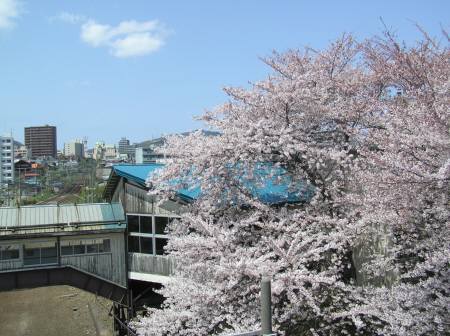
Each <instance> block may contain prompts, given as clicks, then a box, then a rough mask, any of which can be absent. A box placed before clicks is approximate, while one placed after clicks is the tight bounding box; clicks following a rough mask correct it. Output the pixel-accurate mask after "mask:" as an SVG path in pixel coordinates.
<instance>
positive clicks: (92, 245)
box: [86, 241, 98, 253]
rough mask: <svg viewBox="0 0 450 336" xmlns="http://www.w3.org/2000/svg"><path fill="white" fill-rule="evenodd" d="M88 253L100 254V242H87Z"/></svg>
mask: <svg viewBox="0 0 450 336" xmlns="http://www.w3.org/2000/svg"><path fill="white" fill-rule="evenodd" d="M86 253H98V242H95V241H94V242H87V244H86Z"/></svg>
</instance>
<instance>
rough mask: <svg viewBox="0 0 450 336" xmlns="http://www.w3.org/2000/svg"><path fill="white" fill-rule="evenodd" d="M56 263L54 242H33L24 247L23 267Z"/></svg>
mask: <svg viewBox="0 0 450 336" xmlns="http://www.w3.org/2000/svg"><path fill="white" fill-rule="evenodd" d="M56 262H57V249H56V242H51V241H50V242H33V243H28V244H25V245H24V254H23V263H24V265H26V266H27V265H39V264H41V265H42V264H54V263H56Z"/></svg>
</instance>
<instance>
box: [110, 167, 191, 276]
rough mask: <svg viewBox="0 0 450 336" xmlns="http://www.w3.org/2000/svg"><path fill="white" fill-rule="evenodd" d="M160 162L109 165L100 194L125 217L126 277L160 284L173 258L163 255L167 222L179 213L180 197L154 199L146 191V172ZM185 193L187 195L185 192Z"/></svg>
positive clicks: (151, 170)
mask: <svg viewBox="0 0 450 336" xmlns="http://www.w3.org/2000/svg"><path fill="white" fill-rule="evenodd" d="M161 167H162V165H160V164H147V165H131V164H120V165H115V166H113V168H112V171H111V174H110V176H109V179H108V182H107V184H106V187H105V192H104V197H105V199H107V200H108V201H111V202H118V203H120V204H122V206H123V207H124V211H125V215H126V217H127V221H128V230H127V231H128V279H129V280H130V281H135V280H137V281H145V282H151V283H159V284H163V283H166V282H167V281H169V277H170V276H171V275H172V273H173V270H174V263H175V261H174V260H173V259H172V258H170V257H168V256H167V255H166V252H165V251H164V246H165V245H166V244H167V240H168V238H169V236H168V233H167V225H168V224H169V223H170V222H171V221H173V220H175V219H176V218H179V217H180V214H181V212H182V211H183V204H186V203H183V200H182V199H181V198H180V199H179V201H167V202H165V203H164V204H158V200H157V199H156V198H155V197H154V196H151V195H149V194H148V190H149V188H148V187H147V185H146V183H145V180H146V178H147V176H148V175H149V174H150V173H152V172H153V171H156V170H157V169H159V168H161ZM186 197H188V196H186Z"/></svg>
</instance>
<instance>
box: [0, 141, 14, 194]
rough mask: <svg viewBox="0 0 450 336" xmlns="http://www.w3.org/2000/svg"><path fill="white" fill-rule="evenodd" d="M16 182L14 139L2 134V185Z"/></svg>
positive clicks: (0, 162) (0, 149) (0, 175)
mask: <svg viewBox="0 0 450 336" xmlns="http://www.w3.org/2000/svg"><path fill="white" fill-rule="evenodd" d="M13 182H14V139H13V137H12V136H0V186H3V185H5V184H12V183H13Z"/></svg>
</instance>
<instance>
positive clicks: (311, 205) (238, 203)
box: [135, 33, 450, 335]
mask: <svg viewBox="0 0 450 336" xmlns="http://www.w3.org/2000/svg"><path fill="white" fill-rule="evenodd" d="M446 42H448V40H447V41H446ZM448 56H449V51H448V47H441V46H439V45H438V44H436V43H435V42H434V41H433V40H432V39H430V38H428V36H427V35H426V34H425V37H424V40H423V41H421V42H420V43H419V44H418V45H417V46H416V47H414V48H407V47H405V46H403V45H400V44H399V43H398V42H397V41H396V39H395V38H394V37H392V35H391V34H389V33H387V35H386V36H385V38H384V39H372V40H368V41H364V42H363V43H357V42H356V41H355V40H354V39H353V38H352V37H351V36H348V35H345V36H343V37H342V38H341V39H339V40H337V41H336V42H335V43H333V44H331V46H330V47H329V48H328V49H326V50H323V51H315V50H311V49H307V50H305V51H301V52H300V51H289V52H286V53H283V54H278V53H274V54H273V55H272V56H271V57H269V58H267V59H264V60H263V61H264V62H265V63H266V64H267V65H269V66H270V68H271V69H272V73H271V75H270V76H269V77H268V78H267V79H266V80H263V81H261V82H257V83H254V84H253V85H252V86H251V88H248V89H244V88H226V89H225V91H226V93H227V94H228V95H229V97H230V100H229V102H227V103H225V104H224V105H222V106H220V107H218V108H217V109H215V110H213V111H210V112H207V113H206V114H205V115H203V116H202V117H201V120H203V121H204V122H205V124H206V125H207V127H209V128H210V129H213V130H218V131H220V135H219V136H215V137H205V136H204V135H203V133H201V132H198V133H194V134H191V135H188V136H185V137H177V136H175V137H172V138H170V139H168V144H167V146H166V148H165V149H164V151H165V153H166V155H168V157H170V158H171V159H170V162H169V164H168V165H167V166H166V168H165V169H164V170H163V171H162V172H161V173H160V174H158V175H156V176H153V177H152V178H151V179H150V180H149V183H151V184H152V186H153V187H154V190H153V192H154V193H158V194H159V195H163V197H165V198H168V197H174V196H175V195H174V193H175V190H179V189H180V188H184V189H185V188H190V187H192V188H200V189H201V193H200V195H199V197H198V198H197V199H196V200H195V201H194V202H192V203H191V204H190V205H188V206H187V211H186V213H185V214H184V215H183V216H182V218H181V220H179V221H177V222H174V223H173V224H172V225H171V227H170V230H171V235H172V238H171V239H170V241H169V244H168V246H167V248H168V252H169V253H170V255H171V256H172V257H173V258H175V259H176V261H177V269H176V274H175V276H174V277H173V280H172V281H171V282H170V283H168V284H167V285H166V286H165V287H164V288H163V289H162V290H161V293H162V294H163V295H164V296H165V297H166V298H167V299H166V301H165V303H164V305H163V307H162V309H161V310H159V309H149V311H148V316H146V317H143V318H140V319H139V320H138V321H137V322H136V323H135V327H136V328H137V331H138V332H139V333H140V334H142V335H211V334H217V335H226V334H230V333H233V332H239V331H248V330H256V329H259V325H260V321H259V313H258V312H259V299H258V298H259V281H260V279H261V276H269V277H271V278H272V281H273V285H272V287H273V297H272V301H273V306H274V309H273V319H274V328H275V329H276V331H277V332H279V333H280V334H285V335H331V334H376V333H380V334H392V335H399V334H405V335H413V334H417V335H421V334H433V332H434V333H439V331H443V330H444V329H445V327H446V326H447V327H448V324H446V323H448V321H446V318H447V316H448V311H447V310H448V308H447V307H448V306H449V301H448V298H449V293H448V288H449V286H448V278H449V274H448V265H449V256H448V251H449V249H448V248H449V241H450V240H449V221H448V218H449V216H448V215H449V214H448V205H449V204H448V194H449V176H450V150H449V149H450V148H449V136H448V135H449V134H448V132H449V124H448V123H449V118H448V117H449V113H448V103H449V102H448V98H449V92H448V89H449V81H448V73H449V63H448V62H449V57H448ZM393 89H395V90H399V92H400V93H401V94H400V95H398V96H396V95H395V94H392V90H393ZM394 93H395V92H394ZM267 181H271V183H273V184H274V185H277V184H278V185H286V184H287V185H288V186H287V189H286V191H287V193H293V194H294V195H297V202H292V199H285V200H278V201H277V199H276V198H265V197H261V194H259V193H258V192H255V190H258V188H263V187H264V186H265V185H266V184H267ZM299 186H301V188H300V191H301V192H303V193H304V194H305V195H307V194H308V193H309V194H310V195H311V196H310V197H303V198H302V197H298V196H299V194H298V191H299ZM296 192H297V194H296Z"/></svg>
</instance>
